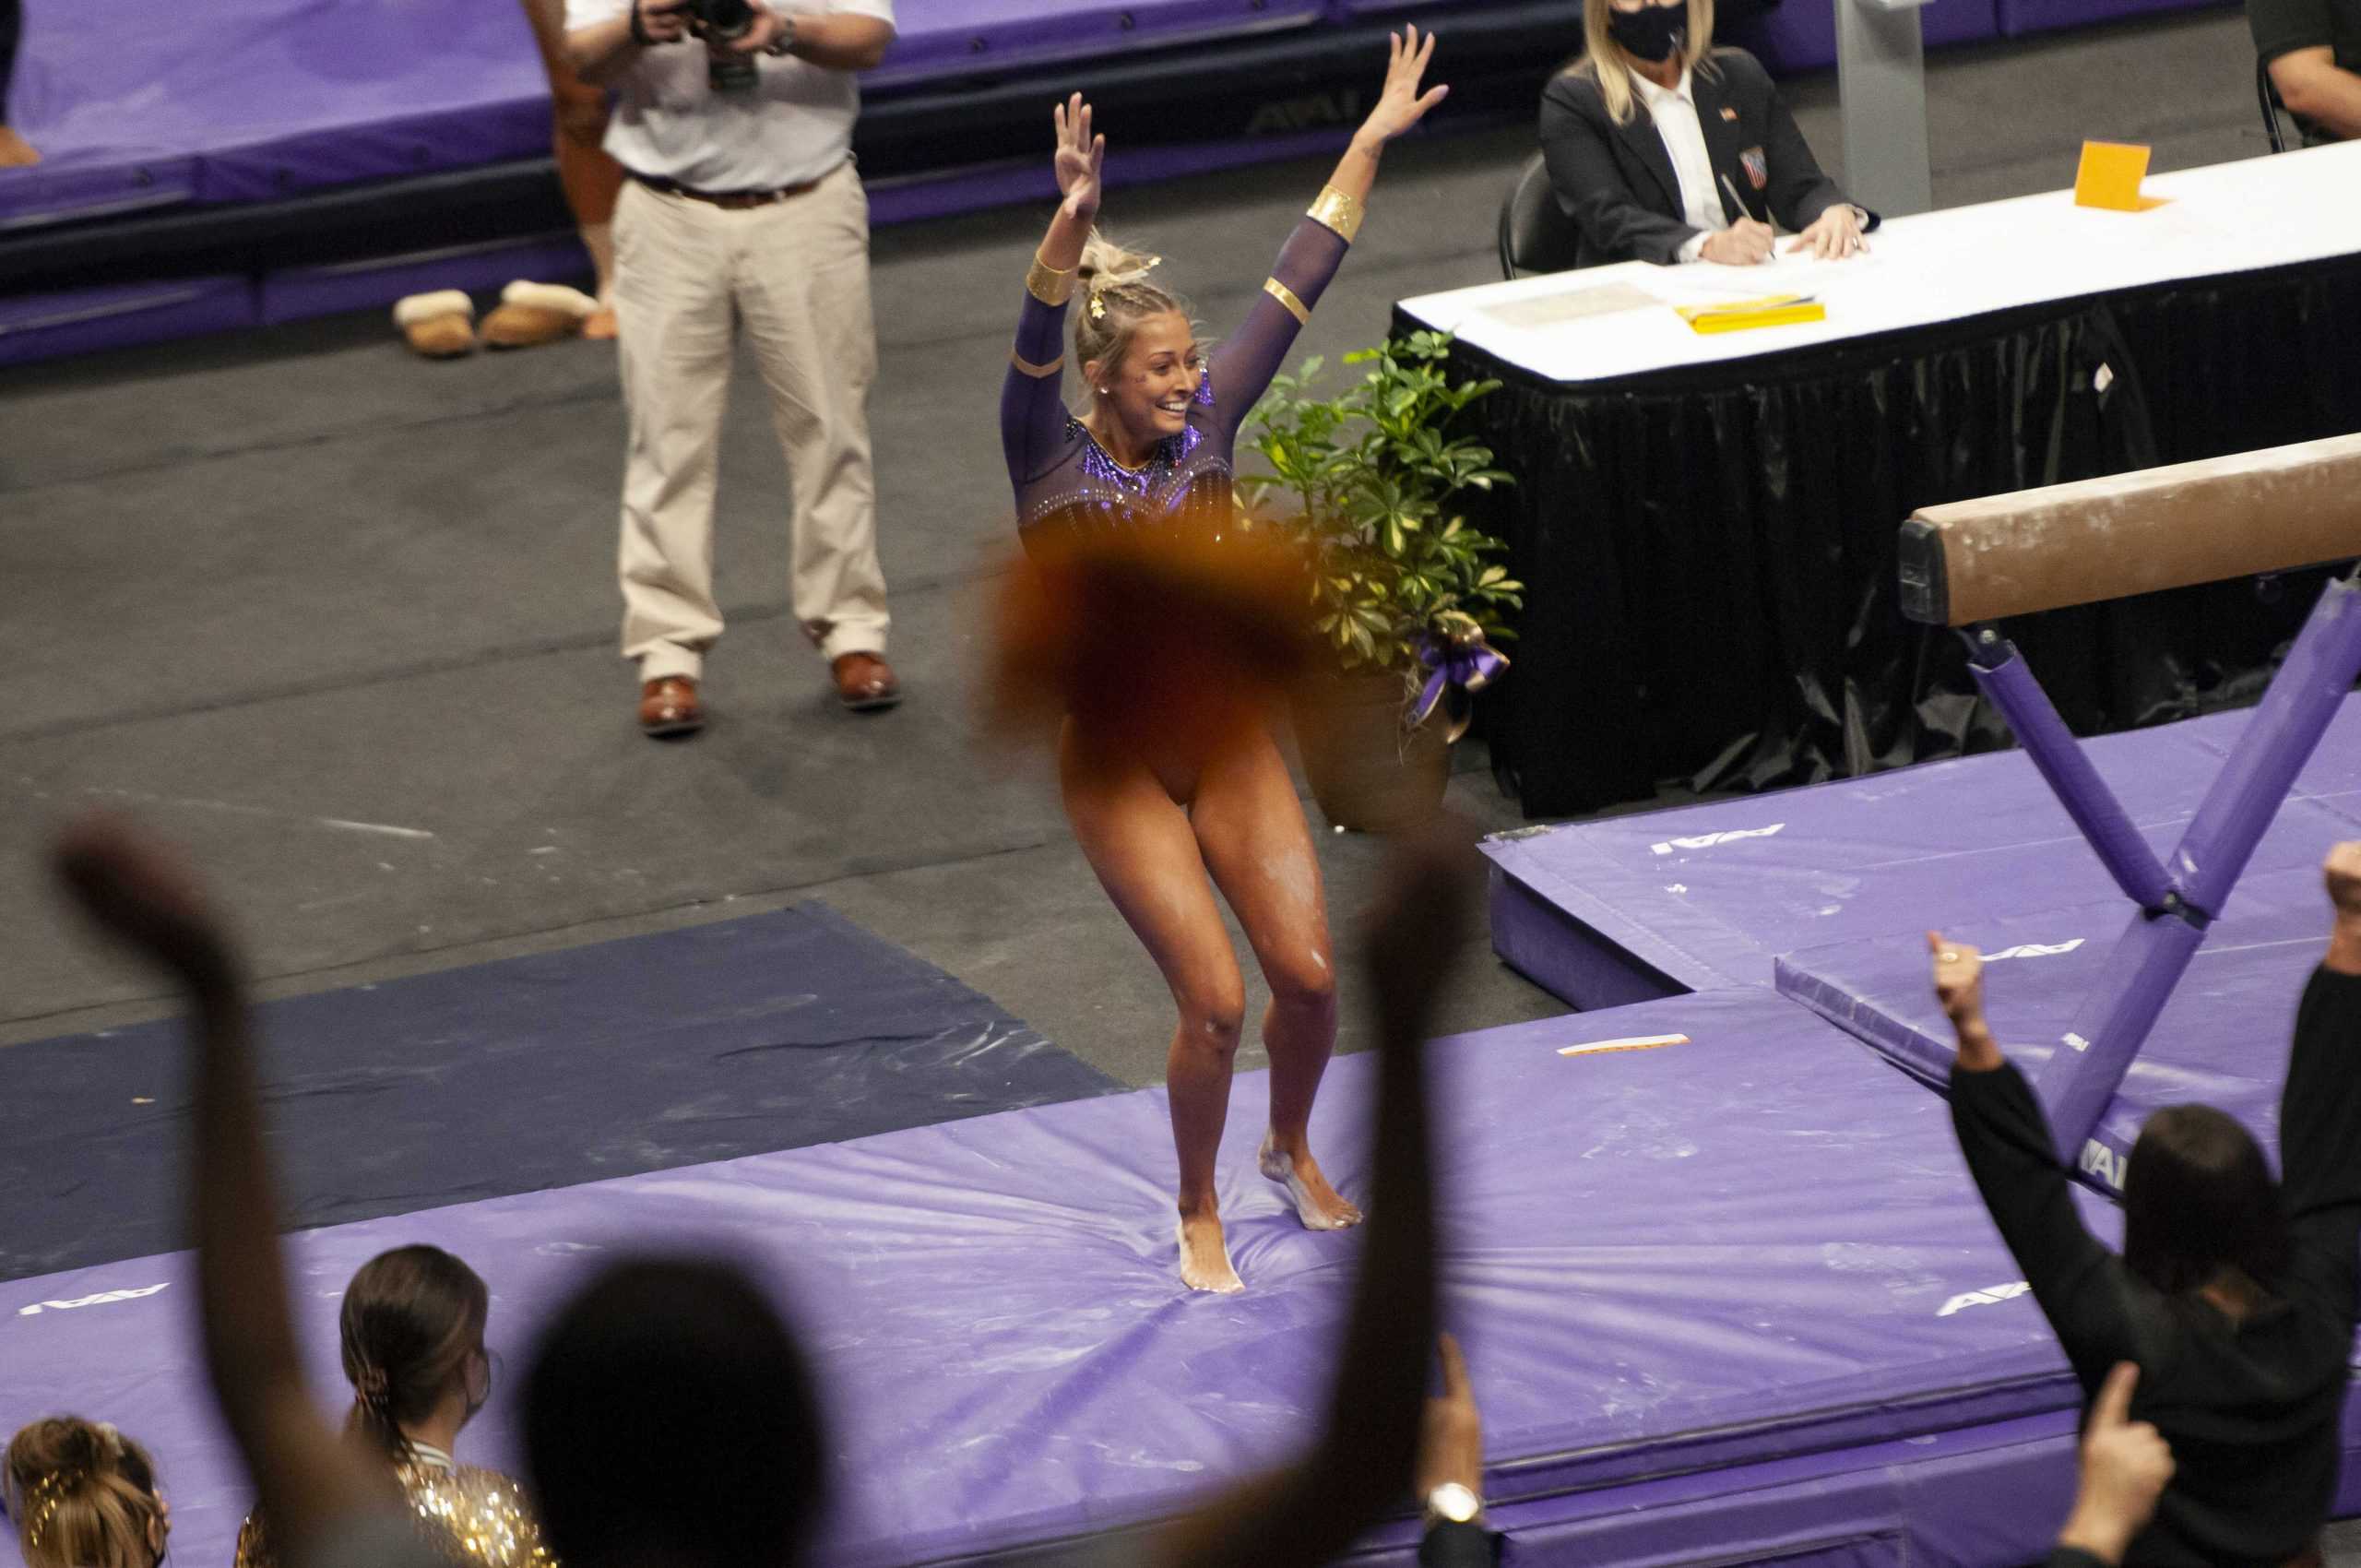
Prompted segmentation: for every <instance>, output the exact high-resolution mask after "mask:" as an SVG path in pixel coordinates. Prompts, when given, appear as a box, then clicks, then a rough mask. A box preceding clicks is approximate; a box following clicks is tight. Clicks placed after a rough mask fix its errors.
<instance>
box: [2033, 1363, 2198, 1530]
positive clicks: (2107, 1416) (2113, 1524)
mask: <svg viewBox="0 0 2361 1568" xmlns="http://www.w3.org/2000/svg"><path fill="white" fill-rule="evenodd" d="M2139 1381H2140V1369H2139V1368H2138V1367H2137V1366H2135V1365H2133V1364H2132V1363H2131V1362H2130V1361H2118V1362H2117V1363H2116V1366H2115V1370H2114V1371H2112V1372H2108V1373H2107V1374H2106V1384H2103V1385H2102V1386H2101V1387H2100V1389H2099V1396H2098V1398H2097V1399H2095V1400H2094V1401H2093V1402H2092V1405H2091V1419H2090V1422H2089V1424H2088V1425H2086V1426H2085V1427H2084V1428H2083V1429H2082V1485H2081V1487H2080V1488H2079V1490H2077V1491H2076V1492H2075V1494H2074V1511H2073V1513H2071V1514H2070V1515H2067V1519H2066V1528H2065V1529H2064V1530H2063V1531H2062V1532H2060V1533H2059V1535H2058V1544H2059V1545H2061V1546H2074V1547H2080V1548H2081V1549H2082V1550H2084V1551H2087V1552H2089V1553H2090V1554H2091V1555H2092V1556H2093V1557H2095V1558H2097V1559H2098V1560H2099V1561H2100V1562H2122V1561H2123V1549H2124V1548H2125V1547H2127V1546H2129V1545H2130V1544H2131V1538H2132V1537H2133V1536H2135V1535H2138V1534H2139V1533H2140V1529H2141V1526H2143V1525H2145V1524H2147V1522H2148V1520H2149V1518H2150V1517H2151V1516H2152V1515H2154V1513H2155V1512H2156V1499H2157V1498H2158V1497H2159V1496H2161V1495H2162V1494H2163V1492H2164V1490H2165V1483H2166V1482H2168V1481H2170V1480H2171V1479H2173V1451H2172V1449H2171V1448H2170V1447H2168V1446H2167V1445H2166V1444H2165V1440H2164V1438H2163V1437H2162V1436H2161V1435H2160V1434H2158V1432H2157V1431H2156V1429H2155V1428H2154V1427H2153V1426H2151V1425H2149V1424H2148V1423H2147V1422H2146V1421H2135V1420H2131V1419H2130V1412H2131V1390H2132V1387H2133V1386H2134V1385H2135V1384H2138V1383H2139Z"/></svg>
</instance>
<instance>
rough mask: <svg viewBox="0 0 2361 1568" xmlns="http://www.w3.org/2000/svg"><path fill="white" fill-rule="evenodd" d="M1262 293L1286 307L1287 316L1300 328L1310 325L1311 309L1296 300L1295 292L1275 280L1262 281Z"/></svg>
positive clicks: (1266, 279)
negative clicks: (1297, 323) (1294, 319)
mask: <svg viewBox="0 0 2361 1568" xmlns="http://www.w3.org/2000/svg"><path fill="white" fill-rule="evenodd" d="M1263 292H1264V293H1266V294H1268V295H1270V296H1271V298H1273V299H1275V300H1276V301H1278V302H1279V303H1281V304H1283V305H1285V306H1287V314H1288V315H1291V316H1293V317H1295V318H1296V320H1297V322H1299V324H1301V325H1302V326H1305V327H1309V326H1311V306H1310V305H1307V304H1305V303H1303V302H1302V301H1301V300H1299V299H1298V298H1296V295H1295V291H1294V290H1293V289H1290V288H1288V287H1287V285H1286V284H1285V283H1282V282H1280V281H1279V280H1278V279H1275V278H1265V279H1263Z"/></svg>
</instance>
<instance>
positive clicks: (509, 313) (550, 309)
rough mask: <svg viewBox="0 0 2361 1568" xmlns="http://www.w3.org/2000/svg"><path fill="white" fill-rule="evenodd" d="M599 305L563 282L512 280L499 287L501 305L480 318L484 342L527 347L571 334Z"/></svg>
mask: <svg viewBox="0 0 2361 1568" xmlns="http://www.w3.org/2000/svg"><path fill="white" fill-rule="evenodd" d="M598 308H599V302H598V301H596V300H594V299H592V298H591V297H590V296H589V295H587V294H586V293H584V292H583V291H581V290H579V289H569V288H567V287H566V286H565V285H564V284H563V283H527V282H523V281H521V280H520V281H518V282H515V283H511V284H509V285H508V287H506V288H505V289H503V290H501V291H500V308H499V309H497V310H495V311H493V312H492V314H491V315H487V316H485V317H484V318H483V345H484V347H485V348H487V349H530V348H536V347H538V346H540V344H543V343H554V342H557V341H558V340H559V339H564V338H572V337H575V336H576V335H577V334H579V333H580V332H581V330H582V324H583V323H584V322H585V321H587V320H588V319H589V318H590V315H591V314H592V313H593V312H595V311H597V310H598Z"/></svg>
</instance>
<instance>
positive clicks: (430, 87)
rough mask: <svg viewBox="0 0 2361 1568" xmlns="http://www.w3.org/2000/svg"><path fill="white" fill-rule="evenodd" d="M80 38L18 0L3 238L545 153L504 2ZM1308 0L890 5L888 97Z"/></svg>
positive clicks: (1304, 17)
mask: <svg viewBox="0 0 2361 1568" xmlns="http://www.w3.org/2000/svg"><path fill="white" fill-rule="evenodd" d="M133 10H134V11H135V12H136V15H135V16H131V17H128V18H125V17H117V18H113V19H114V20H115V21H116V22H117V23H118V24H119V25H115V26H112V27H107V28H98V29H93V28H91V27H89V25H88V17H87V15H86V13H85V10H84V8H82V7H77V6H73V5H71V4H69V3H68V0H25V37H24V42H23V46H22V49H21V50H20V52H19V53H18V61H17V70H16V78H15V84H14V89H13V90H12V92H11V94H10V110H11V113H12V115H13V117H14V118H15V120H16V123H17V127H18V129H19V130H21V131H23V132H24V133H25V135H26V136H27V137H30V139H31V140H32V142H33V143H34V144H35V145H36V146H38V147H39V148H41V149H42V163H41V164H40V165H38V166H37V167H34V168H30V169H23V170H6V171H0V228H5V227H15V226H22V225H26V224H34V223H46V222H56V221H61V220H67V219H77V218H95V217H99V216H102V215H105V214H110V213H116V212H124V211H130V210H138V209H145V208H154V207H160V206H172V205H175V204H179V203H184V202H198V203H210V202H255V201H267V200H270V199H273V198H276V197H280V196H289V195H291V194H294V193H297V192H301V191H307V190H317V189H322V188H325V187H327V186H333V185H342V184H350V183H353V182H356V181H364V180H374V179H384V178H389V177H391V176H395V175H403V174H421V173H428V172H435V171H438V170H449V169H463V168H472V167H476V166H480V165H483V164H488V163H498V162H503V161H507V160H516V159H526V158H539V157H544V156H546V155H547V153H548V151H549V142H550V136H551V130H550V103H549V87H548V83H547V79H546V78H545V77H544V76H543V74H542V71H541V65H540V55H539V53H537V52H536V50H535V48H534V45H533V40H532V34H531V31H530V30H529V29H528V27H527V25H526V21H525V13H524V9H523V6H521V5H520V4H519V3H518V0H208V4H207V5H205V6H202V7H192V6H184V5H178V4H174V3H172V0H133ZM1322 13H1323V5H1322V0H905V3H904V5H903V6H901V7H900V8H899V17H900V24H901V27H900V33H899V36H898V38H897V41H896V45H895V48H894V50H893V52H892V53H891V54H890V55H889V56H888V58H887V61H886V63H885V65H884V66H883V67H881V68H880V69H879V70H878V71H877V72H875V73H873V75H872V78H871V79H872V82H873V83H874V84H875V86H876V87H878V88H879V89H889V90H890V89H892V88H893V87H895V86H896V85H902V84H913V85H914V84H918V83H921V82H926V81H931V80H938V79H941V78H943V77H956V76H963V75H967V74H971V73H973V72H975V71H978V70H979V69H987V68H988V69H991V70H995V71H1006V70H1011V69H1016V68H1020V67H1025V66H1031V65H1041V64H1046V63H1050V62H1054V61H1059V60H1066V59H1073V58H1077V57H1086V56H1090V55H1093V54H1097V55H1108V56H1112V55H1117V54H1121V53H1127V52H1130V51H1133V50H1137V49H1141V48H1148V47H1159V46H1164V45H1171V44H1181V43H1185V42H1197V41H1202V40H1204V39H1208V38H1216V37H1243V36H1248V35H1251V34H1253V33H1257V32H1263V31H1268V30H1274V29H1284V28H1291V27H1299V26H1305V25H1309V24H1311V23H1315V22H1317V21H1318V20H1320V18H1321V16H1322Z"/></svg>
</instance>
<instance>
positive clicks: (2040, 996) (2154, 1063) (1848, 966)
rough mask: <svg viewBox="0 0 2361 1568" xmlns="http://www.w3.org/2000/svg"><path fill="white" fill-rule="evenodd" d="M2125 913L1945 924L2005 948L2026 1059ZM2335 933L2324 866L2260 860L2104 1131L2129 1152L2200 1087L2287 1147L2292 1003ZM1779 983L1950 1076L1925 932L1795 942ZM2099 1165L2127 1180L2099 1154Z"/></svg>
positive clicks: (2010, 1022)
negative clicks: (2285, 867)
mask: <svg viewBox="0 0 2361 1568" xmlns="http://www.w3.org/2000/svg"><path fill="white" fill-rule="evenodd" d="M2129 919H2130V909H2129V906H2128V905H2126V903H2125V902H2124V901H2123V900H2122V899H2120V898H2118V899H2116V900H2114V901H2112V902H2110V903H2104V904H2086V905H2081V906H2077V907H2073V908H2068V909H2048V910H2041V911H2035V912H2028V913H2024V914H2009V915H2000V916H1996V917H1992V918H1987V919H1974V920H1962V921H1955V922H1953V923H1952V924H1948V925H1946V926H1944V927H1943V932H1944V934H1945V935H1946V936H1952V937H1956V938H1958V939H1959V940H1961V941H1963V942H1968V943H1973V944H1975V945H1976V946H1978V947H1981V948H1983V949H1984V950H1985V952H1986V953H1987V955H1998V956H2002V957H2003V959H2004V961H2003V962H2001V963H1997V964H1994V965H1993V966H1992V967H1991V968H1989V969H1988V970H1987V975H1986V980H1985V996H1986V1002H1987V1006H1988V1007H1989V1008H1990V1011H1991V1016H1992V1026H1993V1028H1994V1030H1995V1032H1997V1033H1998V1034H1999V1038H2000V1040H2001V1043H2002V1045H2003V1046H2004V1047H2005V1049H2006V1050H2007V1051H2008V1053H2009V1056H2010V1058H2011V1060H2012V1061H2015V1062H2017V1063H2020V1064H2021V1065H2023V1066H2024V1067H2026V1068H2027V1069H2028V1070H2030V1069H2031V1068H2032V1067H2033V1065H2034V1064H2035V1063H2040V1062H2045V1061H2047V1060H2048V1058H2049V1056H2050V1054H2051V1053H2052V1052H2053V1051H2055V1050H2056V1049H2057V1041H2058V1038H2059V1036H2061V1035H2062V1034H2063V1033H2064V1032H2065V1030H2066V1029H2067V1028H2068V1027H2069V1026H2070V1024H2071V1023H2072V1022H2073V1017H2074V1014H2075V1012H2076V1011H2077V1010H2078V1009H2079V1008H2080V1006H2081V1005H2082V1002H2083V1001H2084V1000H2085V999H2086V998H2087V997H2089V996H2090V994H2091V993H2092V992H2094V991H2095V990H2096V989H2097V988H2098V986H2099V984H2100V983H2101V981H2102V980H2104V979H2105V977H2106V964H2107V955H2108V952H2109V950H2110V949H2111V948H2112V947H2113V946H2114V944H2115V940H2116V938H2117V936H2118V934H2119V933H2120V932H2121V931H2122V929H2123V926H2124V924H2125V922H2126V921H2128V920H2129ZM2327 932H2328V906H2327V901H2326V899H2325V897H2323V896H2322V894H2321V891H2320V875H2319V870H2318V869H2317V868H2306V869H2303V870H2291V871H2284V872H2274V873H2264V874H2253V873H2249V874H2248V876H2247V877H2246V878H2245V879H2244V880H2243V881H2241V882H2240V883H2239V884H2238V891H2237V894H2236V897H2234V898H2233V899H2232V901H2231V913H2230V914H2228V915H2227V916H2225V918H2224V919H2223V920H2222V921H2219V922H2218V923H2217V924H2216V925H2215V926H2214V928H2213V930H2212V931H2211V932H2208V933H2207V935H2206V939H2205V944H2204V945H2203V946H2202V947H2200V948H2199V949H2198V950H2197V956H2196V957H2195V958H2194V959H2192V960H2191V961H2190V963H2189V973H2188V974H2187V976H2185V977H2184V978H2183V979H2182V980H2181V982H2180V985H2179V988H2178V989H2177V990H2176V991H2175V992H2173V999H2172V1001H2171V1002H2170V1004H2167V1005H2166V1006H2165V1011H2164V1015H2163V1016H2161V1017H2160V1018H2158V1019H2157V1021H2156V1027H2155V1030H2154V1032H2153V1033H2152V1034H2150V1035H2149V1037H2148V1042H2147V1044H2146V1045H2145V1046H2143V1047H2142V1049H2141V1051H2140V1055H2139V1057H2138V1058H2137V1059H2136V1060H2135V1061H2134V1062H2133V1063H2132V1064H2131V1069H2130V1072H2129V1073H2127V1074H2126V1075H2124V1079H2123V1085H2122V1087H2120V1088H2119V1089H2118V1091H2117V1092H2116V1098H2115V1102H2114V1104H2112V1105H2111V1106H2109V1107H2108V1109H2107V1111H2106V1115H2105V1116H2104V1117H2103V1118H2101V1120H2100V1123H2099V1126H2098V1129H2097V1130H2096V1132H2095V1133H2094V1134H2093V1136H2094V1138H2095V1139H2096V1140H2097V1141H2098V1142H2099V1143H2101V1144H2102V1145H2104V1146H2106V1147H2107V1148H2108V1149H2109V1150H2111V1151H2112V1152H2113V1153H2114V1154H2116V1155H2117V1156H2118V1157H2122V1156H2128V1155H2129V1154H2130V1150H2131V1145H2132V1143H2133V1141H2134V1140H2135V1139H2137V1138H2138V1137H2139V1135H2140V1124H2141V1123H2142V1122H2144V1121H2146V1120H2147V1118H2148V1115H2149V1113H2150V1112H2151V1111H2155V1110H2157V1109H2158V1108H2159V1107H2162V1106H2165V1105H2176V1104H2181V1103H2186V1102H2189V1101H2198V1102H2201V1103H2203V1104H2207V1105H2213V1106H2218V1107H2219V1108H2221V1109H2222V1110H2224V1111H2228V1112H2230V1113H2231V1114H2232V1115H2234V1116H2236V1117H2237V1118H2238V1120H2240V1121H2241V1122H2244V1123H2246V1124H2247V1126H2248V1127H2249V1128H2250V1129H2252V1130H2253V1132H2254V1134H2255V1135H2256V1136H2257V1137H2259V1138H2260V1139H2261V1140H2262V1143H2263V1146H2265V1147H2266V1148H2270V1149H2274V1150H2275V1149H2276V1147H2277V1144H2278V1132H2279V1086H2280V1084H2281V1082H2282V1081H2283V1080H2284V1077H2285V1075H2286V1068H2287V1049H2288V1042H2289V1034H2290V1031H2291V1029H2292V1028H2293V1027H2294V1023H2295V1017H2296V999H2297V998H2298V997H2299V996H2300V995H2301V994H2302V992H2303V988H2304V981H2305V980H2306V978H2307V977H2308V975H2309V974H2310V972H2311V968H2312V966H2313V965H2314V964H2316V963H2318V962H2319V956H2320V953H2321V950H2322V949H2323V948H2324V946H2325V945H2326V942H2327ZM1778 983H1779V990H1780V992H1781V993H1782V994H1784V995H1786V996H1789V997H1792V998H1794V999H1795V1000H1796V1001H1797V1002H1800V1003H1802V1004H1804V1005H1805V1006H1807V1007H1809V1008H1811V1009H1812V1010H1813V1011H1814V1012H1816V1013H1819V1014H1820V1015H1821V1016H1823V1017H1826V1018H1828V1019H1829V1020H1830V1021H1832V1022H1833V1023H1835V1024H1837V1025H1838V1026H1840V1027H1841V1028H1845V1029H1847V1030H1849V1031H1851V1032H1852V1033H1854V1034H1856V1035H1857V1036H1859V1037H1860V1038H1861V1039H1863V1040H1866V1041H1867V1042H1869V1045H1871V1046H1872V1047H1874V1048H1875V1049H1877V1050H1878V1051H1883V1052H1884V1053H1885V1054H1886V1055H1888V1056H1890V1057H1892V1059H1893V1060H1894V1061H1895V1062H1896V1063H1900V1064H1901V1065H1902V1066H1904V1068H1906V1069H1907V1070H1909V1071H1910V1072H1911V1073H1913V1074H1915V1075H1918V1076H1919V1077H1922V1078H1925V1079H1926V1080H1928V1082H1930V1083H1933V1084H1937V1085H1940V1084H1942V1083H1943V1082H1945V1081H1946V1080H1947V1079H1948V1078H1949V1076H1950V1075H1951V1063H1952V1036H1951V1031H1950V1029H1949V1028H1948V1027H1947V1026H1946V1025H1945V1023H1944V1020H1943V1016H1942V1010H1941V1009H1940V1007H1938V1006H1937V1005H1936V1004H1935V1000H1934V997H1933V995H1932V994H1931V993H1930V992H1929V991H1928V981H1927V944H1926V940H1925V938H1924V937H1922V936H1919V935H1917V934H1916V933H1915V932H1914V933H1905V934H1898V935H1894V936H1890V937H1880V938H1874V939H1871V940H1869V941H1866V942H1853V943H1842V944H1836V945H1833V946H1828V947H1810V948H1806V949H1804V950H1803V951H1801V952H1798V953H1790V954H1787V955H1786V956H1783V957H1781V958H1780V959H1779V961H1778ZM2117 1169H2119V1167H2118V1168H2117ZM2088 1173H2089V1174H2090V1175H2091V1176H2092V1177H2093V1178H2094V1179H2096V1180H2098V1181H2101V1182H2106V1185H2108V1186H2110V1187H2114V1186H2119V1185H2120V1183H2119V1182H2116V1181H2114V1180H2113V1179H2112V1172H2111V1171H2109V1170H2101V1169H2099V1168H2097V1166H2096V1165H2095V1164H2093V1165H2091V1166H2090V1167H2089V1168H2088Z"/></svg>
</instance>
